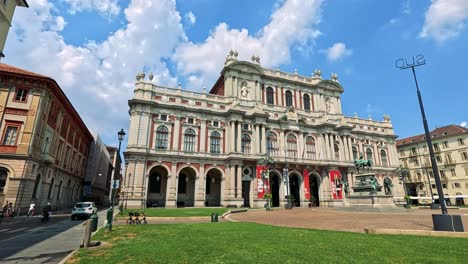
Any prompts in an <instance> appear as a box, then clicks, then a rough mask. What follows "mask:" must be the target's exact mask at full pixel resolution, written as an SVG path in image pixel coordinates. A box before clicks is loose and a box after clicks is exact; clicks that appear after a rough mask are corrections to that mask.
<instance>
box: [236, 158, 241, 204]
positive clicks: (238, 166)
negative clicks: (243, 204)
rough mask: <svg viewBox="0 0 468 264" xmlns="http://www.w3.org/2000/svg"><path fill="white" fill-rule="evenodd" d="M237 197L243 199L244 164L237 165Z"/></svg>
mask: <svg viewBox="0 0 468 264" xmlns="http://www.w3.org/2000/svg"><path fill="white" fill-rule="evenodd" d="M236 178H237V187H236V188H237V196H236V198H237V199H240V200H242V165H237V173H236Z"/></svg>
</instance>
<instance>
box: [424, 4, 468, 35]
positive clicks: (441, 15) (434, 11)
mask: <svg viewBox="0 0 468 264" xmlns="http://www.w3.org/2000/svg"><path fill="white" fill-rule="evenodd" d="M467 18H468V1H466V0H432V4H431V6H430V7H429V9H428V10H427V12H426V20H425V21H424V26H423V28H422V31H421V33H420V36H421V37H423V38H433V39H435V40H436V41H438V42H443V41H445V40H447V39H450V38H453V37H456V36H457V35H458V34H460V32H461V31H462V30H463V28H464V27H465V22H466V19H467Z"/></svg>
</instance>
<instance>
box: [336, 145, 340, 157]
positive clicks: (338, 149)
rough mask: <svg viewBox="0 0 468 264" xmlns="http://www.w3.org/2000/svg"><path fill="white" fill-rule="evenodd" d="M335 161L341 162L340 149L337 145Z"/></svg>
mask: <svg viewBox="0 0 468 264" xmlns="http://www.w3.org/2000/svg"><path fill="white" fill-rule="evenodd" d="M335 160H340V147H339V146H338V144H335Z"/></svg>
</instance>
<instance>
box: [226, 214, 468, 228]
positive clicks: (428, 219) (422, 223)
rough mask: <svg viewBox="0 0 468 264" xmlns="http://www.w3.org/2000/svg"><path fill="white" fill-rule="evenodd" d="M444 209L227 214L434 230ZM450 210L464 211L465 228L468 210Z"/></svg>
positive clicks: (264, 220)
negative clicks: (436, 218)
mask: <svg viewBox="0 0 468 264" xmlns="http://www.w3.org/2000/svg"><path fill="white" fill-rule="evenodd" d="M439 213H440V210H430V209H411V210H406V209H401V210H399V209H394V210H387V211H386V212H366V211H364V210H360V211H357V210H355V211H352V209H348V208H294V209H293V210H282V209H278V210H274V211H265V210H250V211H248V212H246V213H237V214H231V215H229V216H228V217H227V218H228V219H231V220H234V221H241V222H255V223H260V224H268V225H276V226H287V227H300V228H314V229H323V230H337V231H351V232H364V228H366V227H367V228H375V229H405V230H432V228H433V224H432V216H431V215H432V214H439ZM449 213H450V214H453V215H455V214H457V215H462V219H463V223H464V225H465V229H466V227H467V225H468V210H466V209H456V210H449Z"/></svg>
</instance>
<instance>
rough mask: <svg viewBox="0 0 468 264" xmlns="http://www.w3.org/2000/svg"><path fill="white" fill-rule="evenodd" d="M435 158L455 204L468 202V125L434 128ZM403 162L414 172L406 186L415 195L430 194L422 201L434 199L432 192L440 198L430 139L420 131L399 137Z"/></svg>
mask: <svg viewBox="0 0 468 264" xmlns="http://www.w3.org/2000/svg"><path fill="white" fill-rule="evenodd" d="M430 135H431V139H432V144H433V147H434V153H435V159H436V162H437V166H438V169H439V175H440V179H441V182H442V189H443V191H444V195H445V197H446V198H448V199H450V202H451V203H452V204H459V205H461V204H466V203H467V202H468V129H467V128H464V127H461V126H457V125H448V126H444V127H440V128H437V129H435V130H433V131H431V132H430ZM397 150H398V157H399V160H400V164H401V165H402V166H403V167H405V168H408V169H409V171H410V176H409V179H408V183H407V184H406V188H407V190H408V193H409V194H410V195H411V196H419V197H426V198H424V199H421V201H422V202H424V201H425V202H431V193H432V194H433V195H434V196H436V198H437V189H436V186H435V180H434V174H433V172H432V165H431V160H430V156H429V149H428V147H427V143H426V136H425V135H424V134H420V135H417V136H412V137H408V138H404V139H399V140H397Z"/></svg>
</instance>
